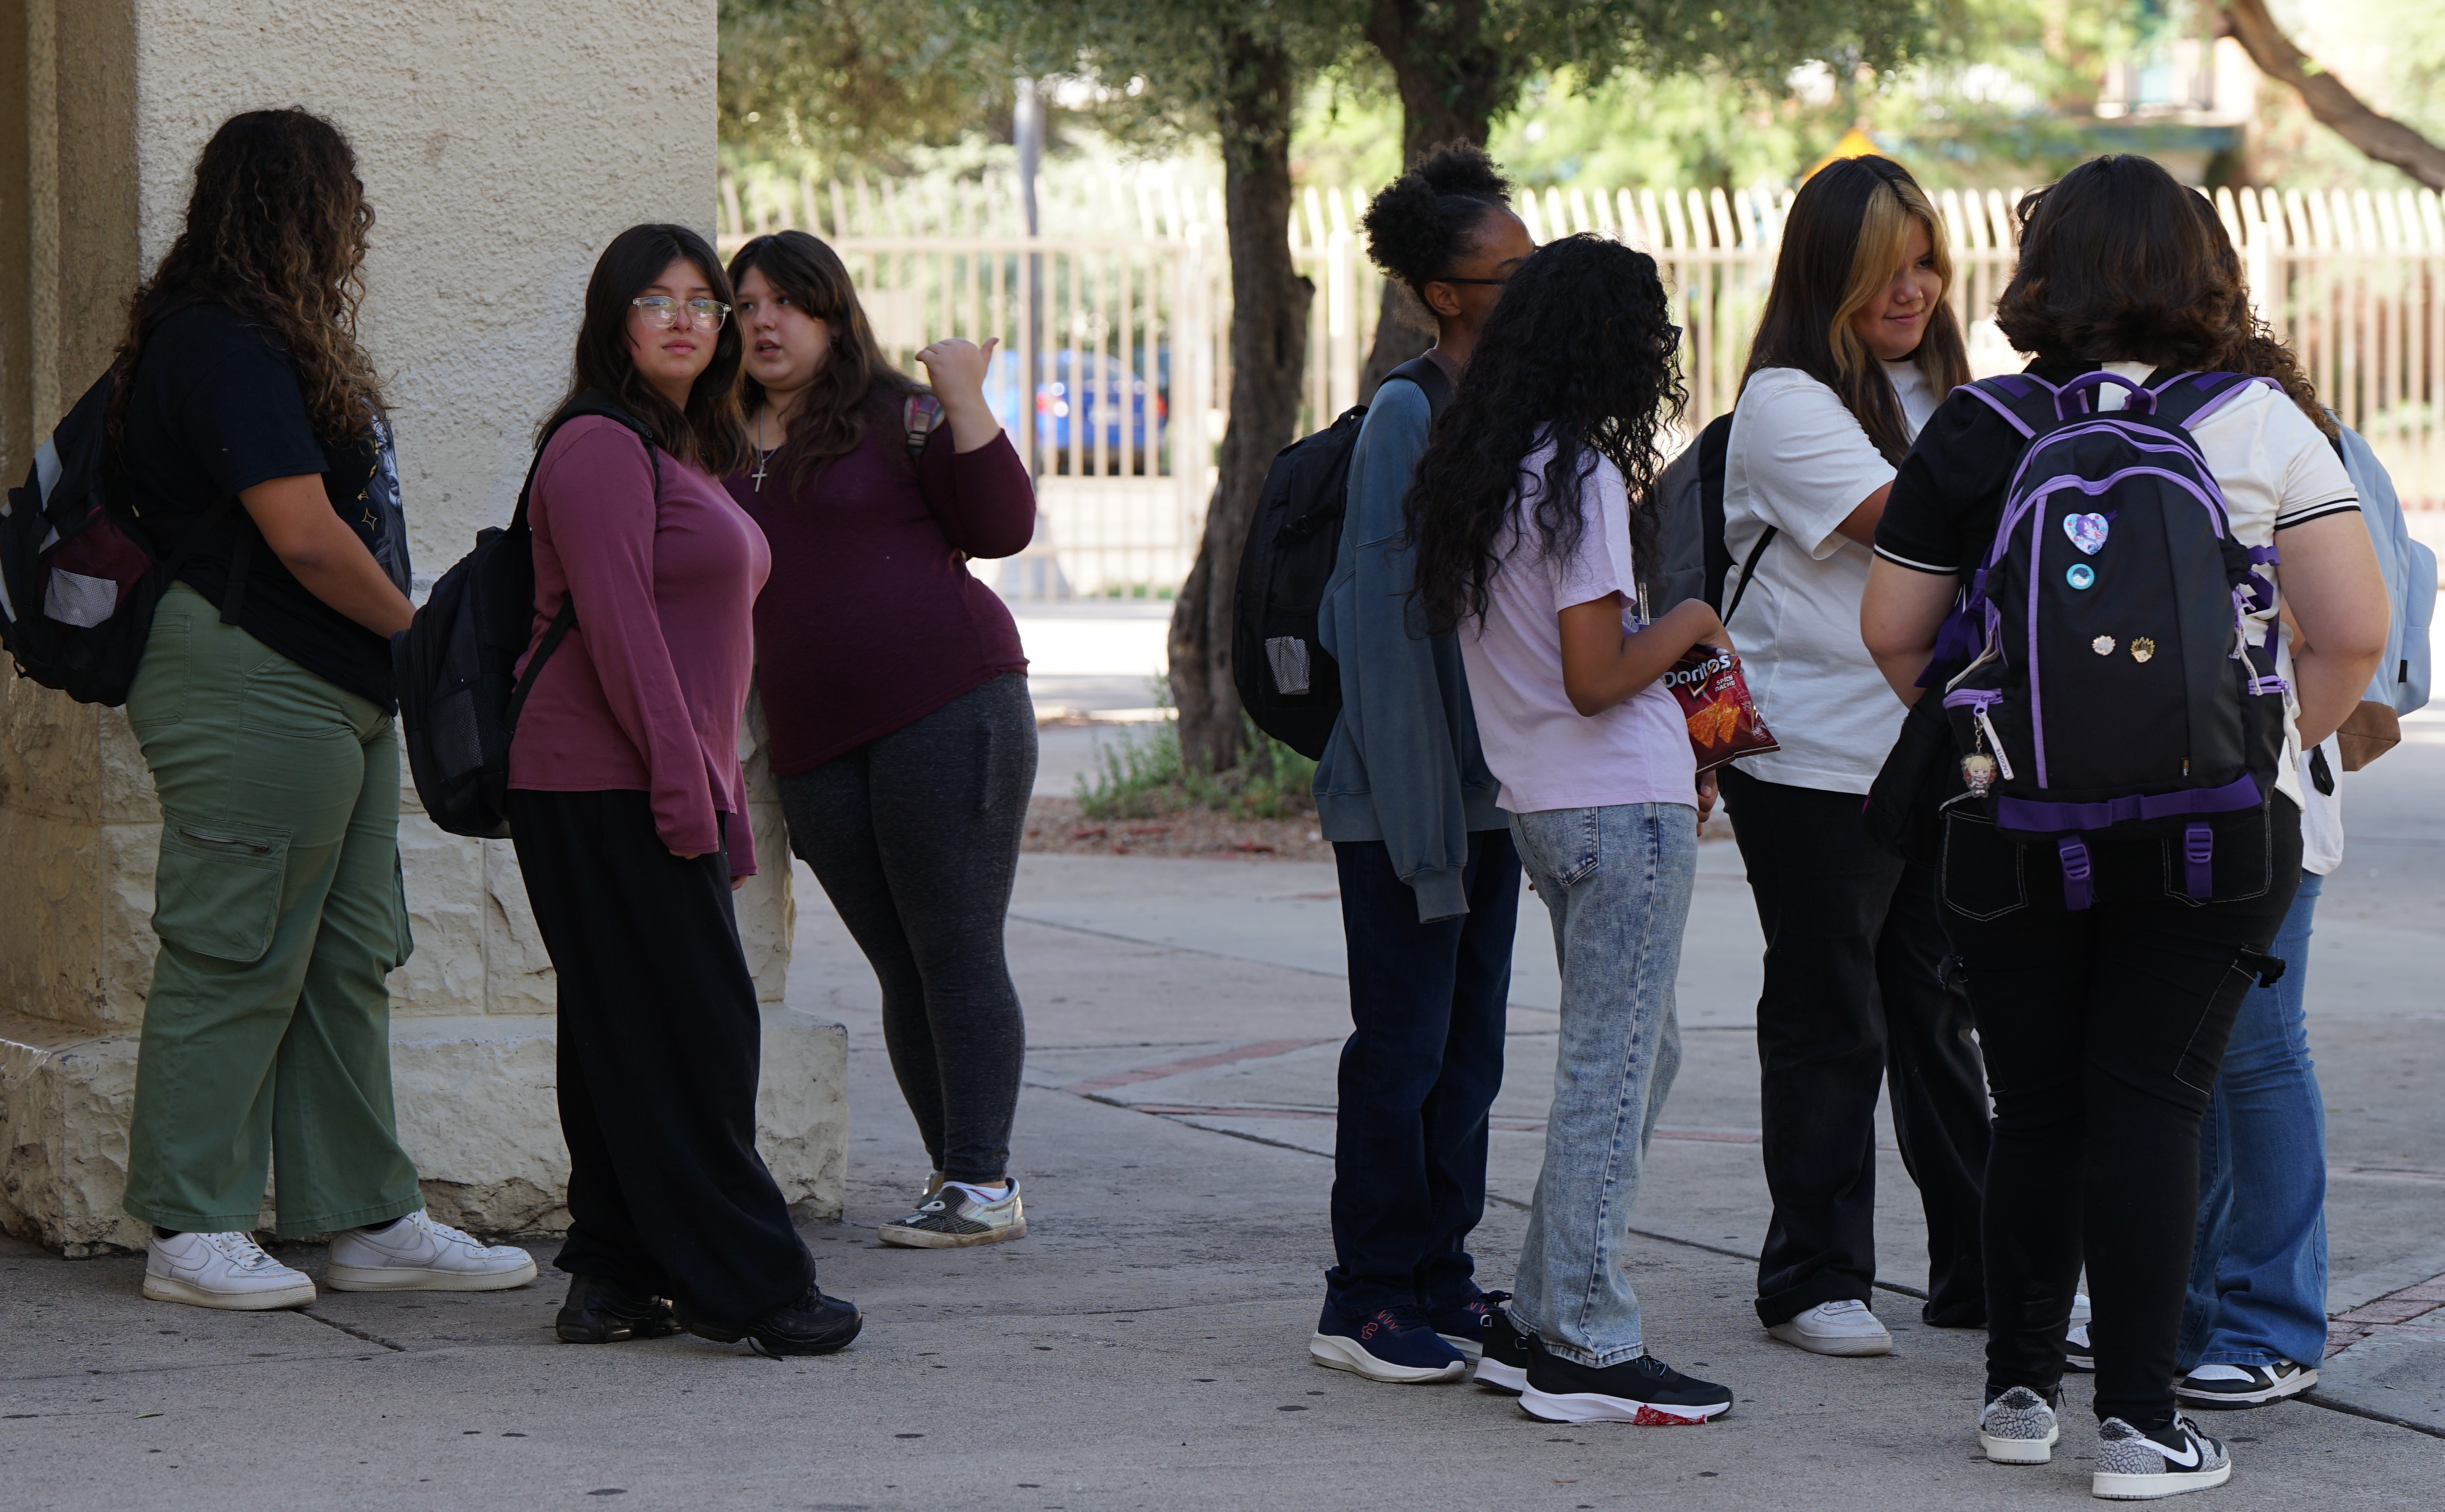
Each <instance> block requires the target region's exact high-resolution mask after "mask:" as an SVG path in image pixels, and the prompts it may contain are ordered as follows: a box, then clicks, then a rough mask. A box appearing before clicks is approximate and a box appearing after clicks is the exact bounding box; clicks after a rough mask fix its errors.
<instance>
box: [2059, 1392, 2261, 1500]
mask: <svg viewBox="0 0 2445 1512" xmlns="http://www.w3.org/2000/svg"><path fill="white" fill-rule="evenodd" d="M2231 1479H2232V1456H2230V1455H2229V1454H2227V1453H2226V1452H2225V1449H2224V1444H2223V1442H2222V1441H2221V1440H2217V1439H2212V1438H2210V1437H2208V1436H2207V1435H2206V1434H2204V1433H2202V1432H2200V1431H2199V1426H2198V1425H2197V1424H2196V1423H2193V1422H2192V1421H2191V1420H2190V1418H2189V1417H2188V1416H2187V1415H2185V1414H2182V1413H2179V1412H2177V1413H2175V1414H2174V1421H2173V1422H2171V1423H2170V1424H2167V1425H2166V1426H2165V1427H2164V1428H2160V1429H2158V1430H2157V1431H2156V1432H2154V1433H2142V1432H2140V1431H2139V1430H2138V1429H2137V1428H2133V1427H2132V1426H2131V1425H2130V1424H2128V1423H2125V1422H2124V1421H2122V1420H2121V1419H2120V1418H2118V1417H2109V1418H2107V1419H2106V1420H2105V1421H2104V1422H2103V1423H2100V1424H2099V1425H2098V1428H2097V1469H2096V1472H2095V1473H2094V1474H2092V1475H2091V1476H2090V1477H2089V1482H2088V1494H2089V1495H2091V1496H2093V1497H2097V1498H2099V1499H2100V1500H2101V1501H2106V1502H2153V1501H2155V1500H2156V1498H2158V1497H2160V1496H2180V1495H2181V1494H2182V1493H2183V1492H2185V1491H2204V1490H2206V1489H2207V1488H2208V1487H2209V1486H2212V1485H2222V1484H2225V1482H2227V1481H2230V1480H2231Z"/></svg>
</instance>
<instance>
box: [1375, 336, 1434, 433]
mask: <svg viewBox="0 0 2445 1512" xmlns="http://www.w3.org/2000/svg"><path fill="white" fill-rule="evenodd" d="M1396 378H1401V379H1407V380H1408V381H1409V382H1410V383H1415V384H1416V385H1418V391H1419V392H1420V393H1422V394H1424V395H1426V396H1427V414H1428V417H1429V420H1430V421H1431V420H1432V419H1433V418H1436V417H1440V416H1441V415H1442V414H1443V412H1444V406H1446V405H1447V404H1449V403H1450V402H1451V396H1452V385H1451V380H1450V379H1448V378H1446V377H1445V376H1444V368H1443V364H1441V363H1438V362H1436V361H1435V360H1434V359H1433V358H1432V357H1429V356H1428V355H1427V354H1426V353H1424V352H1420V353H1419V354H1418V355H1417V356H1415V357H1412V358H1410V359H1409V361H1408V362H1406V363H1403V364H1401V365H1400V366H1398V367H1395V368H1393V369H1392V370H1391V371H1390V372H1389V373H1386V374H1385V375H1384V383H1390V382H1391V381H1392V380H1394V379H1396ZM1375 386H1376V387H1378V388H1381V387H1383V386H1384V384H1383V383H1378V384H1376V385H1375Z"/></svg>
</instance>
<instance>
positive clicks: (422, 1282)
mask: <svg viewBox="0 0 2445 1512" xmlns="http://www.w3.org/2000/svg"><path fill="white" fill-rule="evenodd" d="M323 1279H324V1283H325V1284H326V1285H327V1286H329V1287H330V1288H331V1290H333V1291H335V1292H499V1291H506V1290H508V1289H509V1288H510V1287H513V1286H524V1285H525V1284H526V1283H527V1282H529V1281H531V1280H533V1279H535V1262H534V1257H533V1256H532V1255H530V1254H528V1253H527V1252H526V1251H525V1250H522V1249H519V1248H517V1247H516V1246H515V1245H512V1244H478V1243H477V1242H476V1241H475V1240H473V1239H471V1238H470V1237H468V1236H467V1235H465V1234H462V1233H460V1232H458V1230H457V1229H455V1228H452V1227H451V1226H450V1225H449V1224H447V1223H435V1222H434V1221H433V1220H432V1219H431V1218H430V1217H428V1216H427V1215H426V1214H425V1212H424V1210H423V1209H422V1208H419V1209H417V1210H416V1211H415V1212H413V1213H410V1214H408V1215H407V1216H406V1217H405V1218H402V1219H401V1220H400V1221H399V1222H398V1223H393V1224H391V1225H390V1227H388V1228H385V1229H383V1230H382V1231H381V1232H379V1233H376V1232H372V1231H370V1230H366V1229H362V1228H352V1229H349V1230H348V1231H347V1232H346V1233H345V1234H342V1235H340V1236H339V1237H338V1238H337V1239H334V1240H332V1241H331V1263H330V1265H329V1266H328V1267H327V1268H326V1269H325V1271H324V1273H323Z"/></svg>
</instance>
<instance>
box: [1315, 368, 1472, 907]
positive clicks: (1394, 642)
mask: <svg viewBox="0 0 2445 1512" xmlns="http://www.w3.org/2000/svg"><path fill="white" fill-rule="evenodd" d="M1432 419H1433V416H1432V412H1431V411H1430V410H1429V409H1428V404H1427V396H1426V395H1425V394H1424V393H1423V392H1422V391H1420V389H1419V388H1418V385H1416V384H1415V383H1409V382H1407V381H1402V382H1397V383H1385V384H1384V385H1383V386H1382V387H1380V388H1378V389H1377V390H1376V391H1375V399H1374V401H1373V402H1372V404H1370V405H1369V406H1368V409H1367V419H1366V420H1364V421H1363V422H1361V424H1360V426H1359V430H1358V444H1357V448H1356V450H1355V451H1353V453H1352V454H1351V457H1350V494H1349V502H1348V505H1347V508H1346V511H1345V513H1344V514H1343V518H1342V526H1341V555H1340V559H1339V560H1338V561H1337V562H1336V563H1335V564H1334V570H1333V580H1332V581H1331V582H1330V583H1328V584H1326V585H1325V590H1324V607H1323V612H1322V613H1321V614H1319V615H1318V616H1317V621H1318V623H1317V625H1316V639H1317V640H1318V641H1320V642H1321V643H1322V644H1323V645H1324V649H1325V650H1326V651H1327V652H1328V653H1330V654H1331V655H1332V657H1333V659H1334V662H1335V663H1338V665H1339V667H1340V671H1341V718H1340V719H1337V720H1335V721H1334V726H1333V737H1332V739H1331V740H1329V741H1328V742H1327V743H1326V745H1325V748H1324V756H1323V758H1322V759H1321V760H1319V761H1318V762H1317V763H1316V816H1317V817H1318V818H1319V819H1320V820H1321V821H1322V825H1321V829H1322V830H1323V832H1324V838H1326V839H1327V840H1380V841H1382V842H1383V843H1384V847H1385V849H1387V850H1388V851H1389V852H1390V856H1391V862H1392V870H1393V872H1394V873H1395V874H1396V875H1398V876H1399V877H1400V879H1401V880H1402V881H1403V882H1406V883H1408V884H1409V887H1410V888H1411V889H1412V890H1414V891H1415V892H1416V893H1417V895H1418V919H1419V922H1420V923H1422V924H1430V923H1432V922H1434V921H1435V920H1438V919H1449V918H1454V917H1457V916H1458V915H1461V914H1465V913H1466V912H1467V911H1468V902H1467V898H1466V896H1465V892H1464V890H1463V888H1462V886H1461V876H1462V871H1463V869H1464V868H1465V867H1466V865H1467V863H1468V837H1469V835H1470V834H1471V833H1473V832H1475V831H1482V830H1501V829H1502V828H1504V827H1505V825H1506V824H1507V822H1508V821H1506V820H1505V819H1504V817H1503V815H1502V811H1501V810H1499V809H1497V808H1496V807H1495V806H1494V797H1495V793H1496V792H1497V790H1498V786H1499V785H1498V784H1497V783H1496V782H1495V780H1494V774H1493V773H1491V772H1489V771H1487V770H1486V766H1485V755H1484V752H1483V751H1481V750H1480V749H1479V748H1478V743H1477V715H1476V712H1475V711H1474V710H1473V709H1471V708H1470V706H1469V701H1468V679H1467V676H1466V674H1465V673H1464V672H1463V671H1462V669H1461V659H1460V645H1459V644H1458V643H1457V642H1455V641H1454V640H1453V638H1452V637H1450V636H1448V635H1438V636H1428V635H1427V634H1426V633H1425V630H1424V626H1423V621H1422V620H1421V618H1420V615H1419V610H1418V607H1417V606H1416V605H1415V604H1414V603H1412V602H1411V601H1410V599H1409V588H1410V584H1411V582H1412V581H1413V578H1414V574H1415V571H1416V565H1417V564H1416V556H1415V553H1414V552H1412V551H1410V550H1409V546H1408V543H1407V540H1406V532H1405V529H1404V525H1403V521H1402V514H1401V500H1402V496H1403V495H1406V494H1407V493H1408V492H1409V479H1410V477H1411V476H1413V475H1414V474H1415V473H1416V472H1417V467H1418V458H1419V457H1423V456H1425V455H1426V450H1427V428H1428V424H1429V423H1430V422H1431V420H1432Z"/></svg>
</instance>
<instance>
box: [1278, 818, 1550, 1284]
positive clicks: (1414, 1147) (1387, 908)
mask: <svg viewBox="0 0 2445 1512" xmlns="http://www.w3.org/2000/svg"><path fill="white" fill-rule="evenodd" d="M1333 853H1334V862H1335V864H1336V865H1337V866H1338V867H1339V868H1340V871H1341V924H1342V930H1343V933H1344V934H1345V935H1346V936H1347V938H1348V942H1349V948H1350V1017H1351V1022H1352V1024H1353V1033H1352V1034H1351V1036H1350V1040H1349V1043H1347V1044H1345V1045H1343V1046H1342V1048H1341V1110H1340V1124H1339V1127H1338V1129H1337V1130H1336V1132H1335V1134H1334V1152H1333V1252H1334V1260H1335V1262H1336V1263H1335V1264H1334V1267H1333V1269H1332V1270H1330V1271H1327V1272H1326V1273H1325V1290H1326V1295H1327V1296H1328V1297H1330V1298H1331V1299H1332V1301H1333V1305H1334V1307H1335V1308H1336V1309H1338V1310H1339V1311H1341V1312H1343V1313H1344V1314H1350V1315H1355V1316H1365V1315H1367V1314H1369V1313H1372V1312H1374V1311H1376V1310H1377V1309H1378V1308H1384V1307H1409V1306H1418V1307H1423V1308H1426V1309H1427V1310H1428V1311H1429V1312H1435V1311H1440V1310H1442V1309H1445V1308H1448V1307H1455V1306H1458V1305H1460V1304H1462V1303H1464V1302H1465V1301H1467V1300H1468V1299H1469V1298H1470V1297H1474V1296H1476V1295H1477V1283H1476V1281H1475V1280H1474V1279H1471V1278H1472V1277H1473V1276H1474V1274H1475V1272H1476V1269H1477V1265H1476V1261H1474V1260H1471V1259H1470V1258H1469V1253H1468V1251H1467V1249H1465V1247H1464V1245H1465V1242H1466V1241H1467V1239H1468V1234H1469V1231H1470V1230H1471V1229H1473V1228H1475V1227H1476V1226H1477V1222H1478V1220H1479V1219H1480V1218H1482V1217H1484V1213H1485V1131H1486V1110H1487V1109H1489V1108H1491V1107H1493V1106H1494V1094H1495V1093H1496V1092H1498V1091H1500V1090H1501V1089H1502V1031H1503V1010H1504V1006H1505V1004H1506V1003H1508V1002H1509V1000H1510V997H1511V942H1512V938H1513V935H1514V933H1515V932H1516V931H1517V929H1518V927H1519V923H1520V856H1519V852H1518V851H1516V850H1515V849H1513V848H1512V844H1511V835H1510V833H1509V831H1502V830H1484V831H1478V832H1477V833H1474V834H1471V835H1470V836H1469V837H1468V867H1467V870H1466V871H1465V873H1464V875H1463V878H1462V887H1463V888H1464V889H1465V892H1466V895H1467V898H1468V912H1466V913H1465V914H1463V915H1461V916H1460V917H1459V918H1457V919H1442V920H1438V921H1436V922H1435V923H1433V924H1420V923H1419V922H1418V897H1417V894H1416V893H1414V892H1412V891H1411V890H1410V889H1409V884H1408V883H1405V882H1403V881H1402V880H1401V879H1400V877H1399V876H1398V875H1396V874H1395V873H1394V872H1393V870H1392V863H1391V860H1390V856H1389V854H1388V853H1387V852H1386V850H1385V849H1384V846H1383V844H1382V842H1380V841H1373V840H1362V841H1335V842H1334V847H1333Z"/></svg>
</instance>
